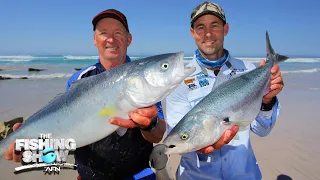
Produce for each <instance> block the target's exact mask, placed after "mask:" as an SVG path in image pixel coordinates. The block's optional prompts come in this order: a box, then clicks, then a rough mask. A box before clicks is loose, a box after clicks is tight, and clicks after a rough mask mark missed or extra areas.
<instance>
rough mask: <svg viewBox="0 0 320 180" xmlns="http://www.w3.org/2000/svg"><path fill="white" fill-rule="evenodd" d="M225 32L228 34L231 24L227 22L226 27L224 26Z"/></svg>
mask: <svg viewBox="0 0 320 180" xmlns="http://www.w3.org/2000/svg"><path fill="white" fill-rule="evenodd" d="M223 31H224V32H223V34H224V36H226V35H227V34H228V32H229V24H227V23H226V24H225V25H224V27H223Z"/></svg>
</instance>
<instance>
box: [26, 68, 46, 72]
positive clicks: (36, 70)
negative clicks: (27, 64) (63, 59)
mask: <svg viewBox="0 0 320 180" xmlns="http://www.w3.org/2000/svg"><path fill="white" fill-rule="evenodd" d="M44 70H46V69H36V68H29V69H28V71H35V72H39V71H44Z"/></svg>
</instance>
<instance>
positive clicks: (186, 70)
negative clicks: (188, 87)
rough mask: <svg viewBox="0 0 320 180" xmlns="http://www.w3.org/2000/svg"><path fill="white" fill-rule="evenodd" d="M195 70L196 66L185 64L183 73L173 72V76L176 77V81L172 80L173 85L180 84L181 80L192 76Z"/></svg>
mask: <svg viewBox="0 0 320 180" xmlns="http://www.w3.org/2000/svg"><path fill="white" fill-rule="evenodd" d="M195 70H196V67H194V66H191V67H187V66H184V67H183V74H176V73H173V74H172V76H173V78H174V81H173V82H172V83H173V85H176V84H180V83H181V80H183V79H185V78H187V77H188V76H190V75H191V74H192V73H193V72H195Z"/></svg>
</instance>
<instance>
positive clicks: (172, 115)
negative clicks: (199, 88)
mask: <svg viewBox="0 0 320 180" xmlns="http://www.w3.org/2000/svg"><path fill="white" fill-rule="evenodd" d="M187 91H188V89H187V87H186V86H185V85H184V84H180V86H178V87H177V89H176V90H174V91H173V92H172V93H171V94H170V95H168V96H167V97H166V99H165V114H166V117H165V118H166V121H167V124H168V133H169V132H170V131H171V130H172V129H173V128H174V127H175V126H176V125H177V123H178V122H179V121H180V120H181V119H182V118H183V116H184V115H186V114H187V113H188V112H189V111H190V110H191V105H190V103H189V101H188V97H187V94H188V93H187Z"/></svg>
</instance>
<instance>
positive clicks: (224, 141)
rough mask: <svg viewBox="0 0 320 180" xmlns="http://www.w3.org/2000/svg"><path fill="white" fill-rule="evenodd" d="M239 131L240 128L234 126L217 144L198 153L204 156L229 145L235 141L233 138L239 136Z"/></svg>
mask: <svg viewBox="0 0 320 180" xmlns="http://www.w3.org/2000/svg"><path fill="white" fill-rule="evenodd" d="M238 130H239V127H238V126H236V125H235V126H233V127H232V128H231V129H227V130H226V131H225V132H224V133H223V134H222V136H221V137H220V139H219V140H218V141H217V142H216V143H214V144H213V145H211V146H207V147H205V148H202V149H200V150H198V152H200V153H203V154H210V153H212V152H213V151H214V150H215V149H221V148H222V147H223V146H224V145H225V144H228V143H229V142H230V141H231V140H232V139H233V137H234V136H235V135H236V134H237V132H238Z"/></svg>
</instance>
